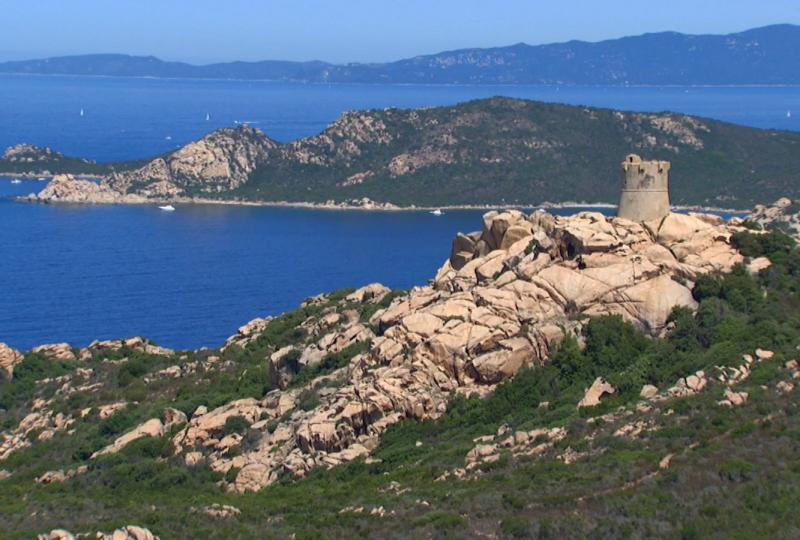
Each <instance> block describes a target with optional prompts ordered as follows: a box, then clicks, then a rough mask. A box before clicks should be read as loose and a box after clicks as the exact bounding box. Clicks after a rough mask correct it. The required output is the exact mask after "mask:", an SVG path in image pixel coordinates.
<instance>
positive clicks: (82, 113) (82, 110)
mask: <svg viewBox="0 0 800 540" xmlns="http://www.w3.org/2000/svg"><path fill="white" fill-rule="evenodd" d="M81 116H83V108H81Z"/></svg>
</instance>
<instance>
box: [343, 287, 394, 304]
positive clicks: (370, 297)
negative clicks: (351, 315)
mask: <svg viewBox="0 0 800 540" xmlns="http://www.w3.org/2000/svg"><path fill="white" fill-rule="evenodd" d="M390 292H391V289H389V287H385V286H383V285H381V284H380V283H370V284H369V285H365V286H364V287H361V288H360V289H356V290H355V291H353V292H352V293H350V294H348V295H347V296H346V297H345V300H347V301H348V302H358V303H362V304H363V303H364V302H369V303H371V304H377V303H378V302H380V301H381V300H383V298H384V297H385V296H386V295H387V294H389V293H390Z"/></svg>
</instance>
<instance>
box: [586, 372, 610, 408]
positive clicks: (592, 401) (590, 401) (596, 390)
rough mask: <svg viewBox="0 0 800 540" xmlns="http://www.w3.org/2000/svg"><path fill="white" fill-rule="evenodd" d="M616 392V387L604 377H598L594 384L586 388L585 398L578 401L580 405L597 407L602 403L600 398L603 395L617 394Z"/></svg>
mask: <svg viewBox="0 0 800 540" xmlns="http://www.w3.org/2000/svg"><path fill="white" fill-rule="evenodd" d="M616 392H617V389H616V388H614V387H613V386H611V385H610V384H608V383H607V382H606V381H605V379H603V378H602V377H598V378H596V379H595V380H594V382H593V383H592V386H590V387H589V388H588V389H587V390H586V393H585V394H584V395H583V399H581V400H580V402H579V403H578V407H579V408H580V407H595V406H597V405H600V400H601V399H602V398H603V396H605V395H607V394H616Z"/></svg>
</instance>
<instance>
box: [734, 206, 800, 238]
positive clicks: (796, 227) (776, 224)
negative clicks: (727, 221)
mask: <svg viewBox="0 0 800 540" xmlns="http://www.w3.org/2000/svg"><path fill="white" fill-rule="evenodd" d="M746 220H747V221H749V222H751V223H756V224H758V225H759V226H760V227H761V228H763V229H772V228H779V229H782V230H783V231H785V232H786V233H787V234H790V235H792V236H794V237H795V239H798V238H800V207H798V206H797V205H796V204H795V203H794V201H792V200H791V199H789V198H787V197H781V198H780V199H778V200H777V201H775V202H774V203H772V204H770V205H763V204H757V205H756V207H755V209H754V210H753V212H751V213H750V215H748V216H747V218H746Z"/></svg>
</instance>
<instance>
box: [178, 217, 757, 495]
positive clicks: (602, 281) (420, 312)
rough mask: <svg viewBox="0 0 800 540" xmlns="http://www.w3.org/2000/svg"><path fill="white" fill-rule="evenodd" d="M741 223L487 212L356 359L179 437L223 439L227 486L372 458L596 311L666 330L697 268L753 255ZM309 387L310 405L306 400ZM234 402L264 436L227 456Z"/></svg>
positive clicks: (219, 453)
mask: <svg viewBox="0 0 800 540" xmlns="http://www.w3.org/2000/svg"><path fill="white" fill-rule="evenodd" d="M736 230H739V228H738V227H734V226H729V225H726V224H724V223H722V220H721V219H719V218H717V217H716V216H706V215H680V214H670V215H668V216H667V217H665V218H663V219H660V220H657V221H655V222H648V223H643V224H640V223H634V222H631V221H627V220H624V219H620V218H606V217H605V216H603V215H602V214H599V213H594V212H586V213H581V214H578V215H575V216H571V217H555V216H552V215H550V214H547V213H543V212H535V213H534V214H532V215H530V216H526V215H525V214H523V213H521V212H516V211H510V212H489V213H488V214H486V215H485V216H484V223H483V229H482V230H481V231H479V232H477V233H471V234H467V235H459V236H458V237H457V238H456V239H455V241H454V244H453V252H452V255H451V257H450V260H448V261H447V262H446V263H445V264H444V266H443V267H442V268H441V269H440V270H439V272H438V273H437V275H436V278H435V279H434V280H433V281H432V283H431V284H430V285H428V286H425V287H419V288H415V289H413V290H412V291H411V292H410V293H409V294H408V295H407V296H404V297H401V298H398V299H396V300H395V301H394V302H392V303H391V305H389V307H388V308H386V309H383V310H380V311H378V312H377V313H375V314H374V315H373V316H372V318H371V320H370V323H371V325H372V328H373V329H374V330H375V332H376V335H375V336H374V337H372V339H371V341H370V347H369V350H368V351H367V352H366V353H363V354H359V355H357V356H355V357H354V358H353V359H352V360H351V361H350V364H349V365H348V366H347V367H345V368H342V369H340V370H339V371H338V372H335V373H333V374H330V375H328V376H326V377H321V378H318V379H316V380H314V381H312V382H311V383H310V384H309V385H307V386H306V387H304V388H296V389H292V390H290V391H283V392H282V391H279V390H277V391H274V392H272V393H270V394H268V395H267V396H266V397H265V398H264V399H263V400H261V401H260V402H255V401H254V402H249V401H248V402H247V403H243V402H238V403H236V404H229V405H228V406H225V407H223V408H220V409H218V410H216V411H211V412H208V413H206V416H205V417H196V418H194V419H192V421H191V422H190V423H189V426H188V427H187V428H186V430H184V431H182V432H180V433H178V435H176V436H175V438H174V439H173V442H174V443H175V446H176V449H177V450H178V451H187V452H189V454H191V455H192V461H193V462H196V461H197V460H198V459H199V458H200V457H201V456H202V452H208V449H209V448H210V449H212V451H213V453H212V455H210V456H209V457H210V458H211V459H212V467H213V468H215V469H216V470H222V471H230V470H231V469H235V470H238V473H237V474H236V475H235V476H236V477H235V480H234V481H233V482H232V483H231V484H230V485H229V488H230V489H232V490H235V491H240V492H241V491H250V490H258V489H261V488H263V487H264V486H267V485H269V484H271V483H273V482H275V481H277V480H278V479H279V478H280V477H281V475H284V474H291V475H295V476H304V475H306V474H308V473H309V472H310V471H311V470H312V469H313V468H315V467H319V466H322V467H332V466H335V465H337V464H340V463H343V462H347V461H350V460H353V459H356V458H359V457H362V456H365V455H367V454H369V453H370V452H371V451H372V450H373V449H374V448H375V447H376V446H377V444H378V440H379V436H380V434H381V433H382V432H383V431H385V430H386V428H387V427H388V426H390V425H392V424H394V423H396V422H399V421H401V420H403V419H406V418H416V419H420V420H424V419H432V418H437V417H439V416H440V415H442V414H443V413H444V412H445V411H446V408H447V403H448V401H449V399H450V398H451V396H452V395H453V394H454V393H456V392H458V393H463V394H475V395H485V394H487V393H489V392H491V391H492V390H493V389H494V388H495V386H496V385H497V384H498V383H500V382H502V381H504V380H506V379H508V378H510V377H513V376H514V375H515V374H516V373H517V372H518V371H519V369H521V368H522V367H523V366H533V365H538V364H541V363H543V362H546V361H547V358H548V355H549V352H550V350H551V348H552V347H553V345H554V344H556V343H558V342H559V341H560V340H561V339H562V338H563V336H564V334H565V333H566V332H577V331H578V330H579V329H580V326H581V324H582V322H581V321H582V320H583V319H584V318H585V317H586V316H589V315H599V314H620V315H622V316H623V317H625V318H626V319H628V320H630V321H633V322H635V323H636V324H639V325H640V326H642V327H643V328H645V329H648V330H651V331H658V330H660V329H662V328H663V327H664V325H665V323H666V320H667V317H668V315H669V313H670V311H671V309H672V308H673V307H674V306H689V307H694V306H695V301H694V300H693V298H692V294H691V288H692V287H693V281H694V280H695V278H696V276H697V275H698V274H700V273H703V272H709V271H714V270H721V271H728V270H730V269H731V268H732V266H733V265H734V264H736V263H739V262H741V261H742V260H743V258H742V257H741V255H740V254H739V253H738V252H737V251H736V250H735V249H734V248H733V247H732V246H731V245H730V243H729V240H730V237H731V235H732V234H733V233H734V232H735V231H736ZM354 323H355V321H354ZM356 326H360V325H357V324H353V325H351V326H347V328H354V327H356ZM364 330H365V334H366V335H369V336H370V337H371V332H366V330H367V329H364ZM358 331H359V332H361V329H359V330H358ZM338 332H342V330H341V329H340V330H338ZM337 339H338V338H337ZM304 352H305V351H304ZM284 354H286V353H284ZM274 361H280V357H276V359H274ZM309 393H313V394H314V395H315V401H314V400H312V401H310V403H311V404H312V406H305V407H303V406H300V402H302V401H304V399H303V394H305V395H308V394H309ZM305 402H306V403H309V401H308V400H305ZM234 405H235V407H234ZM232 408H234V409H236V413H235V414H237V415H239V416H244V417H246V419H247V421H248V422H252V424H251V430H255V432H256V437H255V438H256V441H255V442H253V441H252V436H251V435H250V434H248V439H250V443H249V444H248V445H247V447H242V448H240V449H239V450H240V451H237V452H234V453H233V454H234V455H232V456H231V457H228V454H227V453H226V452H227V449H228V448H229V444H222V440H220V439H218V435H217V432H218V431H219V427H220V425H222V419H223V417H226V416H228V415H229V414H233V412H232V410H231V409H232ZM242 408H243V409H242ZM212 419H213V422H212ZM258 432H260V434H258ZM189 454H187V458H188V456H189Z"/></svg>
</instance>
